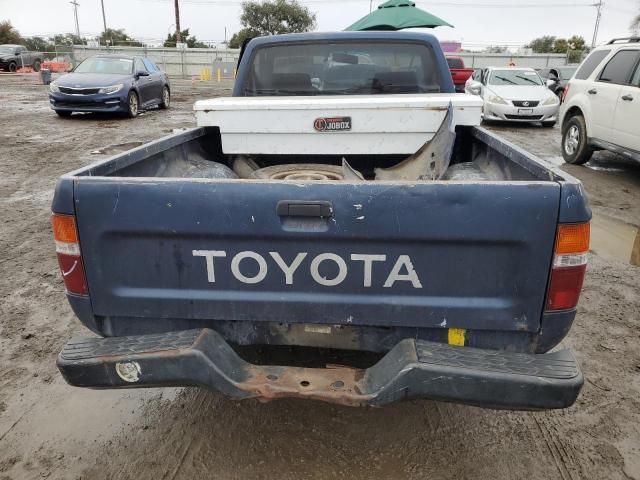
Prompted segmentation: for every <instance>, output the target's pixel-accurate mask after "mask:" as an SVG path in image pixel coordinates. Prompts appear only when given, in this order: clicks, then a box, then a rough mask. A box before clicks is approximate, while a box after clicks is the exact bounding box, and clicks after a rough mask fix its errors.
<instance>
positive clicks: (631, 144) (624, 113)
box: [611, 49, 640, 152]
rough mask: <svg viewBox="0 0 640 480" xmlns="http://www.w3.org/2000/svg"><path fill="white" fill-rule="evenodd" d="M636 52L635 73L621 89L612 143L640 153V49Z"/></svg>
mask: <svg viewBox="0 0 640 480" xmlns="http://www.w3.org/2000/svg"><path fill="white" fill-rule="evenodd" d="M628 51H633V50H628ZM635 52H636V68H635V73H633V74H632V77H631V82H630V84H629V85H623V86H622V87H621V88H620V95H619V96H618V102H617V105H616V113H615V120H614V123H613V132H614V136H613V138H612V142H611V143H615V144H616V145H619V146H621V147H623V148H628V149H631V150H635V151H636V152H640V126H639V123H640V64H639V63H638V62H639V61H640V49H638V50H635Z"/></svg>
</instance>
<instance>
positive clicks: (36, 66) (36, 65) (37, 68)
mask: <svg viewBox="0 0 640 480" xmlns="http://www.w3.org/2000/svg"><path fill="white" fill-rule="evenodd" d="M33 71H34V72H39V71H40V60H36V61H35V62H33Z"/></svg>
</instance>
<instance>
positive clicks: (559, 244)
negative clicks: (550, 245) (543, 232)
mask: <svg viewBox="0 0 640 480" xmlns="http://www.w3.org/2000/svg"><path fill="white" fill-rule="evenodd" d="M589 235H590V228H589V224H588V223H569V224H562V225H559V226H558V236H557V237H556V255H567V254H572V253H585V252H588V251H589Z"/></svg>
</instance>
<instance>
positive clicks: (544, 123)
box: [542, 120, 556, 128]
mask: <svg viewBox="0 0 640 480" xmlns="http://www.w3.org/2000/svg"><path fill="white" fill-rule="evenodd" d="M542 126H543V127H545V128H553V127H555V126H556V122H555V120H554V121H553V122H542Z"/></svg>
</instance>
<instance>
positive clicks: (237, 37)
mask: <svg viewBox="0 0 640 480" xmlns="http://www.w3.org/2000/svg"><path fill="white" fill-rule="evenodd" d="M259 36H260V32H259V31H258V30H254V29H253V28H243V29H242V30H240V31H239V32H237V33H234V34H233V36H232V37H231V40H229V48H240V47H241V46H242V44H243V43H244V41H245V40H246V39H247V38H254V37H259Z"/></svg>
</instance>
